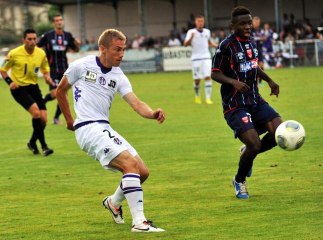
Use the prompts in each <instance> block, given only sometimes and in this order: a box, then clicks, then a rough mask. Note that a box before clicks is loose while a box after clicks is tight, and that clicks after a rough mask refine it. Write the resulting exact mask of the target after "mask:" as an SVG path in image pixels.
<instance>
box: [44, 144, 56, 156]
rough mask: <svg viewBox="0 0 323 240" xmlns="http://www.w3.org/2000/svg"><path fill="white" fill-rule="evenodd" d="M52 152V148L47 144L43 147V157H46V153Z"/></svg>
mask: <svg viewBox="0 0 323 240" xmlns="http://www.w3.org/2000/svg"><path fill="white" fill-rule="evenodd" d="M52 153H54V150H53V149H50V148H48V147H47V146H46V147H43V155H44V156H45V157H47V156H48V155H50V154H52Z"/></svg>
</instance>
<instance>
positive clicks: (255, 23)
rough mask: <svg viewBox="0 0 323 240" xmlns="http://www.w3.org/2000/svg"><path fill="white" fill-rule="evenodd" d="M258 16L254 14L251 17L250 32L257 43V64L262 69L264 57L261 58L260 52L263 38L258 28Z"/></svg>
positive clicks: (261, 31)
mask: <svg viewBox="0 0 323 240" xmlns="http://www.w3.org/2000/svg"><path fill="white" fill-rule="evenodd" d="M260 23H261V20H260V17H258V16H254V17H253V18H252V31H251V34H252V36H253V38H254V39H255V41H256V44H257V50H258V65H259V67H260V68H261V69H264V59H263V54H262V44H263V41H264V39H265V37H264V32H263V30H262V29H261V28H260Z"/></svg>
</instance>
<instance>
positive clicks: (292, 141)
mask: <svg viewBox="0 0 323 240" xmlns="http://www.w3.org/2000/svg"><path fill="white" fill-rule="evenodd" d="M275 140H276V143H277V145H278V146H279V147H281V148H282V149H284V150H286V151H294V150H296V149H299V148H300V147H301V146H302V145H303V144H304V142H305V129H304V127H303V125H302V124H300V123H299V122H297V121H294V120H287V121H285V122H283V123H281V124H280V125H279V126H278V128H277V129H276V132H275Z"/></svg>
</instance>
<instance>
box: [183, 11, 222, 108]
mask: <svg viewBox="0 0 323 240" xmlns="http://www.w3.org/2000/svg"><path fill="white" fill-rule="evenodd" d="M204 23H205V20H204V17H203V16H202V15H199V16H197V17H195V26H196V27H195V28H193V29H190V30H188V31H187V34H186V38H185V41H184V46H189V45H191V46H192V56H191V60H192V74H193V79H194V91H195V103H197V104H201V103H202V101H201V97H200V81H201V79H204V80H205V83H204V87H205V102H206V104H213V102H212V100H211V95H212V80H211V65H212V60H211V53H210V50H209V47H216V46H215V45H214V44H213V43H212V42H211V40H210V38H211V32H210V30H209V29H206V28H204Z"/></svg>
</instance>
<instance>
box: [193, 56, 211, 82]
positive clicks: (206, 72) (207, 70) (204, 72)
mask: <svg viewBox="0 0 323 240" xmlns="http://www.w3.org/2000/svg"><path fill="white" fill-rule="evenodd" d="M211 67H212V61H211V59H202V60H194V61H192V74H193V79H194V80H195V79H204V78H206V77H210V76H211Z"/></svg>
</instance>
